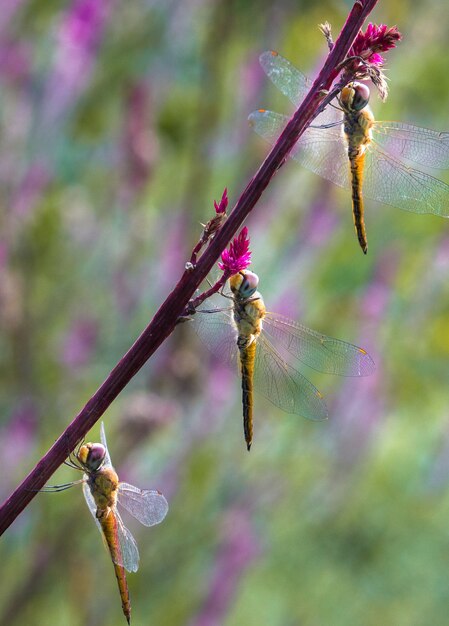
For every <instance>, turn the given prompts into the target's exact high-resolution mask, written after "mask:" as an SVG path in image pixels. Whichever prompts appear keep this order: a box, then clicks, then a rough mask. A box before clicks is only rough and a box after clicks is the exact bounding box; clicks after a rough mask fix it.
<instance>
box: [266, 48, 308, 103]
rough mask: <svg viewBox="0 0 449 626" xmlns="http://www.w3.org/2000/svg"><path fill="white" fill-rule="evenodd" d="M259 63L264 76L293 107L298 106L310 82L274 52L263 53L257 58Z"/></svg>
mask: <svg viewBox="0 0 449 626" xmlns="http://www.w3.org/2000/svg"><path fill="white" fill-rule="evenodd" d="M259 62H260V65H261V67H262V69H263V71H264V72H265V74H266V75H267V76H268V78H269V79H270V80H271V81H272V83H273V84H274V85H275V86H276V87H277V88H278V89H279V91H281V92H282V93H283V94H284V96H287V98H288V99H289V100H290V101H291V102H293V104H294V105H295V106H298V104H300V103H301V102H302V100H303V99H304V96H305V95H306V93H307V92H308V90H309V89H310V87H311V86H312V81H310V80H309V79H308V78H306V76H304V74H303V73H302V72H300V71H299V70H298V69H297V68H296V67H295V66H294V65H292V64H291V63H290V61H288V60H287V59H285V58H284V57H283V56H281V55H280V54H278V53H277V52H275V51H274V50H267V51H266V52H263V53H262V54H261V55H260V57H259Z"/></svg>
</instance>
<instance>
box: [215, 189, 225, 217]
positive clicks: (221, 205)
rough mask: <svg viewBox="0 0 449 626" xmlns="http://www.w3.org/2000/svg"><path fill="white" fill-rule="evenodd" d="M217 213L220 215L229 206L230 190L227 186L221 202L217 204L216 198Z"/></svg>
mask: <svg viewBox="0 0 449 626" xmlns="http://www.w3.org/2000/svg"><path fill="white" fill-rule="evenodd" d="M214 207H215V213H217V215H220V214H221V213H226V209H227V208H228V190H227V188H226V187H225V189H224V191H223V195H222V196H221V200H220V202H219V203H218V204H217V202H215V200H214Z"/></svg>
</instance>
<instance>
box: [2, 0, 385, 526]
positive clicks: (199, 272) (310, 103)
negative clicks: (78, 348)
mask: <svg viewBox="0 0 449 626" xmlns="http://www.w3.org/2000/svg"><path fill="white" fill-rule="evenodd" d="M377 2H378V0H357V2H355V4H354V6H353V8H352V10H351V12H350V14H349V16H348V19H347V20H346V23H345V25H344V27H343V29H342V31H341V33H340V35H339V37H338V39H337V41H336V42H335V45H334V47H333V49H332V50H331V51H330V53H329V55H328V57H327V59H326V62H325V64H324V66H323V68H322V70H321V72H320V73H319V75H318V77H317V79H316V80H315V82H314V83H313V86H312V88H311V89H310V91H309V93H308V94H307V96H306V97H305V99H304V101H303V102H302V103H301V105H300V107H299V108H298V110H297V111H296V112H295V114H294V116H293V117H292V119H291V120H290V121H289V123H288V124H287V126H286V127H285V129H284V131H283V132H282V134H281V136H280V137H279V140H278V141H277V143H276V145H275V146H274V147H273V149H272V150H271V152H270V153H269V154H268V156H267V158H266V159H265V161H264V162H263V163H262V165H261V167H260V168H259V170H258V171H257V172H256V174H255V176H254V177H253V178H252V179H251V181H250V182H249V184H248V185H247V187H246V189H245V190H244V191H243V193H242V195H241V196H240V198H239V200H238V201H237V204H236V205H235V207H234V209H233V210H232V212H231V214H230V215H229V217H228V219H227V220H226V222H225V223H224V225H223V227H222V228H221V229H220V231H219V232H217V233H216V235H215V237H214V239H213V240H212V241H211V243H210V245H209V247H208V248H207V250H206V251H205V253H204V254H203V255H202V256H201V258H200V259H199V261H198V264H197V265H196V267H195V268H194V269H193V270H186V271H185V272H184V273H183V275H182V276H181V278H180V280H179V281H178V283H177V285H176V286H175V288H174V289H173V291H172V292H171V293H170V294H169V296H168V297H167V299H166V300H165V302H164V303H163V304H162V305H161V307H160V308H159V310H158V311H157V313H156V314H155V316H154V318H153V319H152V321H151V322H150V323H149V325H148V326H147V327H146V328H145V330H144V331H143V333H142V334H141V335H140V337H138V339H137V340H136V341H135V342H134V344H133V345H132V346H131V348H130V349H129V350H128V352H127V353H126V354H125V355H124V356H123V358H122V359H121V360H120V361H119V362H118V363H117V365H116V366H115V367H114V369H113V370H112V371H111V373H110V374H109V376H108V377H107V378H106V380H105V381H104V382H103V384H102V385H101V386H100V387H99V389H98V390H97V391H96V392H95V394H94V395H93V396H92V397H91V398H90V400H89V401H88V402H87V404H86V405H85V406H84V407H83V408H82V409H81V411H80V412H79V413H78V415H77V416H76V417H75V419H74V420H73V421H72V422H71V424H69V426H68V427H67V428H66V430H65V431H64V432H63V433H62V434H61V435H60V437H59V438H58V439H57V441H56V442H55V443H54V444H53V446H52V447H51V448H50V450H49V451H48V452H47V453H46V454H45V455H44V456H43V457H42V459H41V460H40V461H39V462H38V464H37V465H36V466H35V467H34V469H33V470H32V471H31V472H30V473H29V474H28V476H27V477H26V478H25V480H24V481H23V482H22V483H21V484H20V485H19V486H18V487H17V489H16V490H15V491H14V492H13V493H12V494H11V495H10V496H9V498H7V500H6V501H5V502H4V503H3V504H2V506H1V507H0V535H2V534H3V533H4V531H5V530H6V529H7V528H8V527H9V526H10V525H11V524H12V522H13V521H14V520H15V519H16V517H17V516H18V515H19V514H20V512H21V511H23V509H24V508H25V507H26V506H27V505H28V503H29V502H30V501H31V500H32V499H33V498H34V496H35V495H36V490H39V489H41V488H42V487H43V486H44V485H45V483H46V482H47V480H48V479H49V478H50V477H51V475H52V474H53V472H54V471H55V470H56V469H57V468H58V467H59V466H60V465H61V464H62V463H63V461H64V460H65V459H66V457H67V455H68V454H69V452H71V451H72V450H74V448H75V446H76V444H77V443H78V441H80V440H81V439H82V438H83V437H84V436H85V435H86V434H87V433H88V431H89V430H90V429H91V428H92V426H94V424H95V423H96V422H97V421H98V420H99V419H100V417H101V416H102V415H103V414H104V412H105V411H106V410H107V409H108V407H109V406H110V405H111V403H112V402H113V401H114V400H115V398H116V397H117V396H118V394H119V393H120V392H121V391H122V390H123V389H124V388H125V387H126V385H127V384H128V383H129V381H130V380H131V379H132V378H133V376H135V375H136V374H137V372H138V371H139V370H140V369H141V368H142V366H143V365H144V364H145V363H146V362H147V360H148V359H149V358H150V356H151V355H152V354H153V353H154V352H155V351H156V350H157V348H158V347H159V346H160V345H161V343H162V342H163V341H164V340H165V339H166V338H167V337H168V336H169V335H170V334H171V333H172V331H173V329H174V328H175V326H176V324H177V321H178V318H179V317H180V316H182V315H183V313H184V311H185V308H186V306H187V304H188V302H189V300H190V299H191V298H192V296H193V294H194V293H195V290H196V289H197V288H198V287H199V285H200V284H201V283H202V281H203V280H204V279H205V278H206V276H207V275H208V273H209V272H210V270H211V269H212V267H213V265H214V264H215V263H216V261H217V260H218V258H219V257H220V254H221V252H222V251H223V250H224V249H225V248H226V246H227V244H228V243H229V241H230V240H231V238H232V237H233V235H234V234H235V233H236V231H237V229H238V228H239V227H240V226H241V225H242V223H243V222H244V220H245V219H246V217H247V216H248V214H249V213H250V211H251V210H252V209H253V208H254V206H255V204H256V203H257V201H258V199H259V198H260V196H261V195H262V193H263V191H264V190H265V188H266V187H267V185H268V184H269V182H270V180H271V179H272V178H273V176H274V175H275V174H276V172H277V170H278V169H279V167H280V166H281V164H282V163H283V162H284V160H285V159H286V158H287V156H288V154H289V152H290V150H291V149H292V148H293V146H294V145H295V143H296V141H297V140H298V138H299V137H300V136H301V135H302V133H303V132H304V131H305V130H306V128H307V127H308V126H309V124H310V123H311V121H312V120H313V118H314V117H315V116H316V115H317V113H318V110H319V107H320V105H321V104H322V103H323V101H324V100H325V96H326V94H325V93H323V90H329V89H330V88H331V85H332V83H333V81H334V80H335V78H336V76H337V74H338V66H339V64H340V63H341V62H342V61H343V60H344V58H345V57H346V54H347V52H348V50H349V48H350V46H351V45H352V43H353V41H354V39H355V37H356V36H357V33H358V32H359V30H360V28H361V27H362V25H363V23H364V21H365V19H366V17H367V16H368V15H369V13H370V12H371V11H372V10H373V8H374V7H375V5H376V4H377Z"/></svg>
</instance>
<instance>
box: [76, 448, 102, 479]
mask: <svg viewBox="0 0 449 626" xmlns="http://www.w3.org/2000/svg"><path fill="white" fill-rule="evenodd" d="M105 456H106V448H105V447H104V446H103V445H102V444H101V443H87V444H85V445H84V446H81V448H80V450H79V452H78V460H79V461H80V462H81V463H82V465H84V466H85V467H86V468H87V469H88V470H90V471H92V472H95V471H96V470H97V469H98V468H99V467H100V465H101V464H102V463H103V461H104V458H105Z"/></svg>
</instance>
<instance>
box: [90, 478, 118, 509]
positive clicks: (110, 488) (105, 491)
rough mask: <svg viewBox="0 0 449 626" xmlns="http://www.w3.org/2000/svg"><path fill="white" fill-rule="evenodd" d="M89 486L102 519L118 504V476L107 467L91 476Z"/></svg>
mask: <svg viewBox="0 0 449 626" xmlns="http://www.w3.org/2000/svg"><path fill="white" fill-rule="evenodd" d="M88 485H89V488H90V491H91V493H92V496H93V498H94V500H95V504H96V505H97V517H98V518H100V517H101V516H102V514H104V513H105V512H107V511H108V510H109V509H110V508H112V507H113V506H115V504H116V502H117V489H118V485H119V482H118V476H117V474H116V472H115V470H114V469H113V468H112V467H105V468H103V469H100V470H98V471H97V472H94V473H92V474H90V475H89V478H88Z"/></svg>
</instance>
